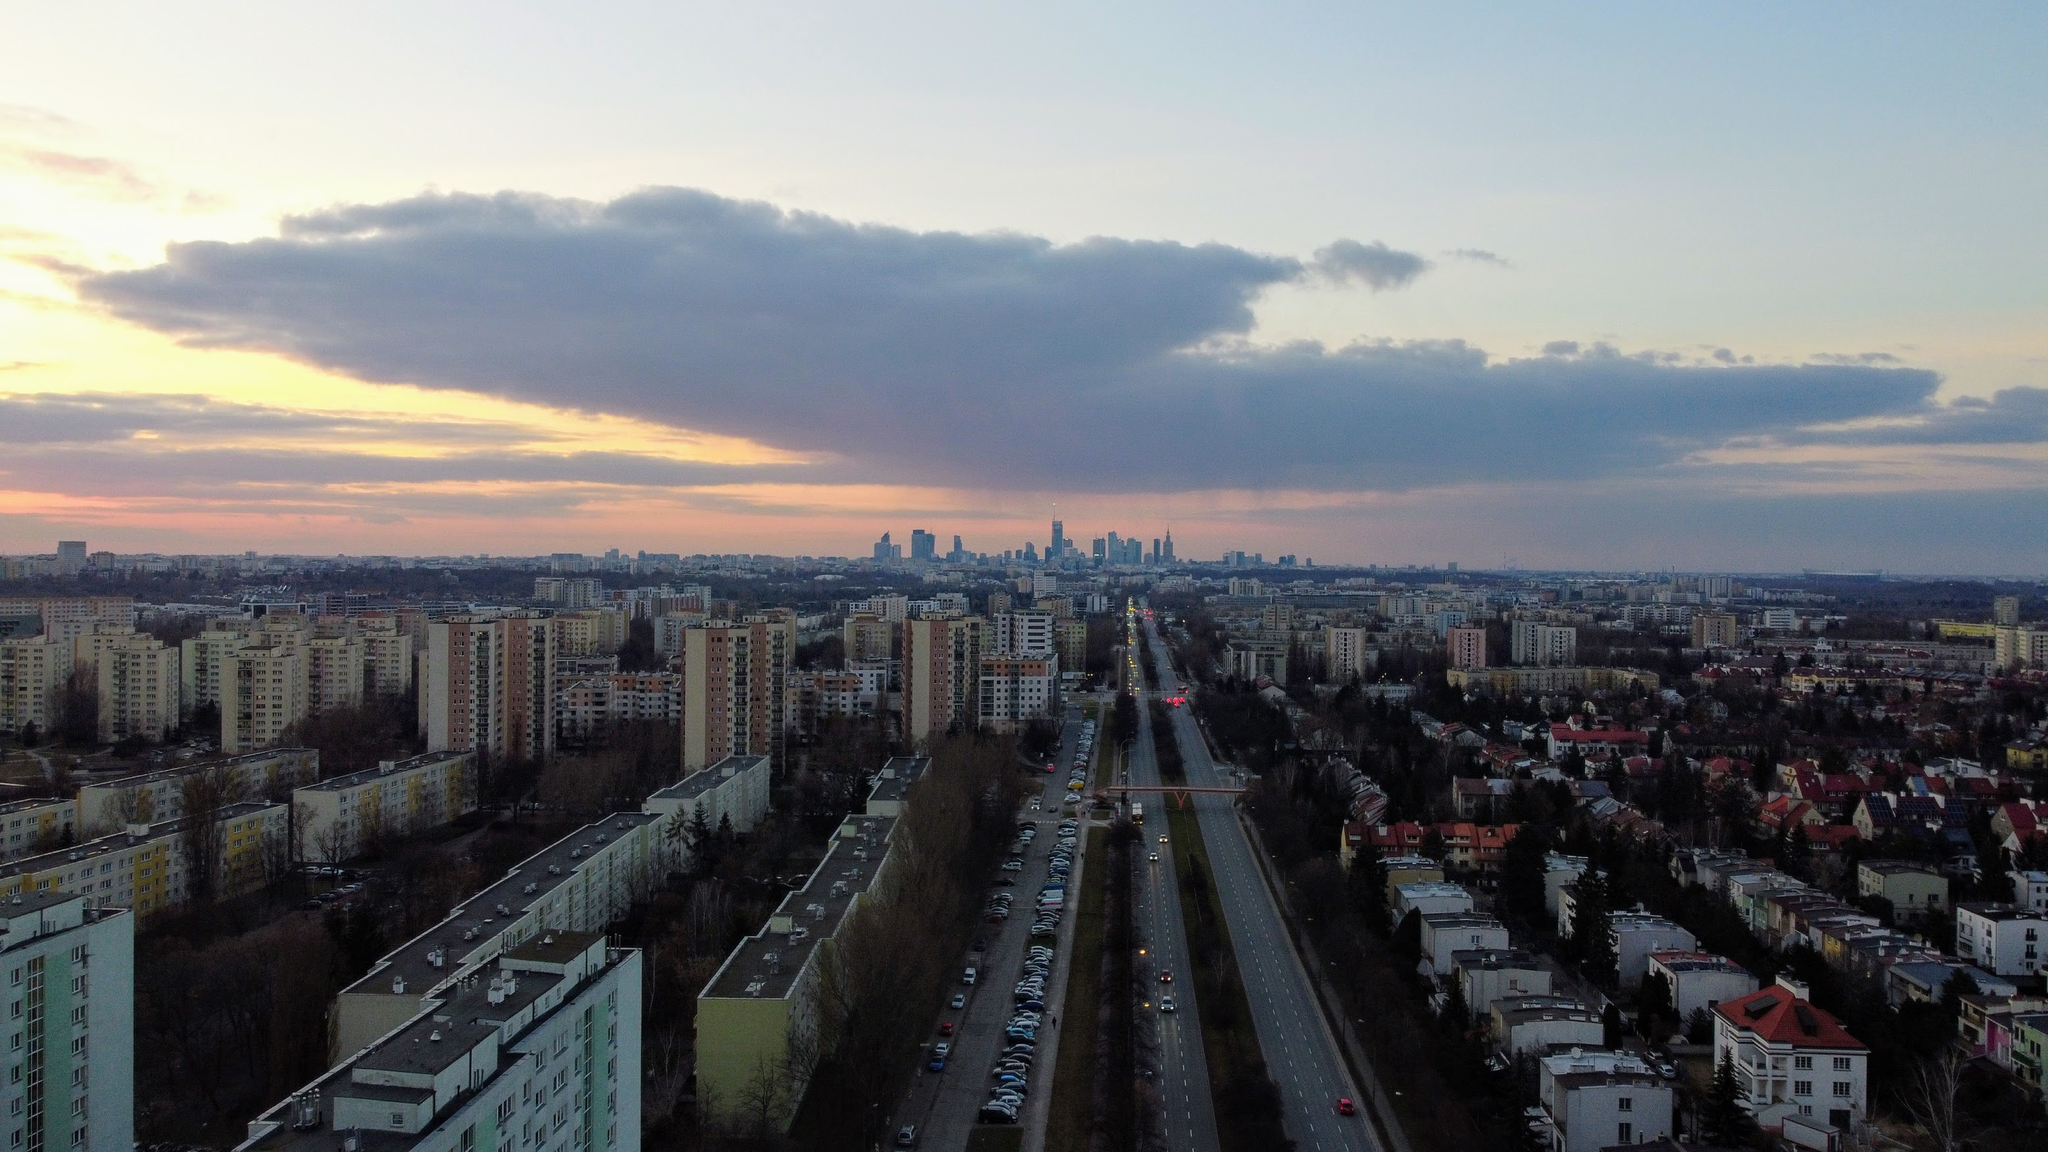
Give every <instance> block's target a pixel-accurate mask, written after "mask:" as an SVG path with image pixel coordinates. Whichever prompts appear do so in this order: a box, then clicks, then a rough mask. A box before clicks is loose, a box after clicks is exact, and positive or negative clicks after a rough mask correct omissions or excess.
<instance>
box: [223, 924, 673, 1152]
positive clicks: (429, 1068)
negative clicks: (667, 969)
mask: <svg viewBox="0 0 2048 1152" xmlns="http://www.w3.org/2000/svg"><path fill="white" fill-rule="evenodd" d="M491 960H493V961H494V962H495V963H492V964H478V965H475V966H473V967H472V968H471V969H470V971H469V972H468V974H467V975H466V976H465V978H464V979H463V980H461V981H456V982H448V983H444V984H442V985H440V986H438V987H437V989H436V992H435V995H433V996H431V997H426V998H415V1002H416V1003H417V1004H418V1005H419V1011H418V1012H417V1013H415V1014H414V1015H413V1016H412V1017H410V1018H409V1019H407V1020H405V1021H403V1022H401V1024H400V1025H399V1026H398V1027H396V1028H394V1029H392V1030H391V1031H390V1032H388V1033H387V1034H384V1035H381V1036H378V1037H376V1038H374V1039H373V1041H372V1042H371V1043H370V1044H369V1045H367V1046H366V1047H365V1048H363V1049H362V1050H360V1051H357V1052H354V1053H353V1054H351V1055H350V1056H349V1057H348V1058H347V1059H346V1060H344V1061H343V1062H342V1063H340V1064H339V1065H337V1066H335V1067H333V1068H330V1069H329V1070H328V1071H327V1072H325V1073H323V1074H322V1075H321V1076H320V1077H319V1078H318V1079H316V1080H314V1081H313V1082H312V1083H311V1084H308V1085H306V1086H305V1087H304V1088H301V1089H300V1090H299V1091H297V1092H295V1093H293V1094H292V1095H291V1096H289V1097H287V1098H286V1099H285V1100H283V1101H281V1102H280V1103H278V1104H277V1105H275V1106H273V1107H272V1108H271V1109H270V1110H269V1111H267V1112H265V1113H263V1114H262V1115H261V1116H259V1117H257V1118H256V1119H255V1120H253V1121H251V1122H250V1124H249V1131H248V1138H247V1139H246V1140H245V1141H244V1142H243V1143H242V1144H240V1145H238V1146H237V1147H238V1149H239V1150H240V1152H259V1150H260V1152H328V1150H330V1149H333V1148H335V1147H344V1148H353V1149H357V1150H358V1152H362V1150H368V1149H377V1150H380V1152H413V1150H417V1152H444V1150H446V1152H489V1150H491V1149H513V1148H518V1149H533V1150H535V1152H568V1150H570V1149H577V1150H596V1149H603V1150H606V1152H634V1150H636V1149H638V1148H639V1147H640V997H641V979H642V971H641V957H640V952H639V950H638V949H632V948H614V947H610V946H609V945H608V942H607V941H606V939H605V937H604V936H602V935H597V934H593V933H584V932H572V931H566V930H564V931H556V932H544V933H542V934H541V935H540V936H539V937H538V938H533V939H527V940H524V941H522V942H521V943H519V944H517V945H515V946H512V947H508V948H506V949H504V950H503V951H501V952H497V953H495V954H494V955H493V956H492V957H491ZM486 977H488V980H486Z"/></svg>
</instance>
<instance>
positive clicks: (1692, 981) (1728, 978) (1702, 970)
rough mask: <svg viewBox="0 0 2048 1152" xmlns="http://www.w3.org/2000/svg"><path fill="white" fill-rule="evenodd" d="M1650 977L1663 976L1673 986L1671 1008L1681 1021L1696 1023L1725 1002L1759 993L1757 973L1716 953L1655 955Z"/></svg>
mask: <svg viewBox="0 0 2048 1152" xmlns="http://www.w3.org/2000/svg"><path fill="white" fill-rule="evenodd" d="M1649 973H1650V975H1653V976H1662V977H1663V978H1664V980H1665V982H1666V984H1668V985H1669V986H1670V988H1671V1006H1672V1008H1673V1010H1674V1011H1675V1012H1676V1013H1677V1014H1678V1018H1679V1020H1680V1021H1685V1020H1690V1019H1692V1014H1693V1013H1694V1012H1698V1011H1702V1010H1704V1011H1706V1012H1708V1013H1712V1012H1713V1010H1714V1009H1715V1008H1716V1007H1717V1006H1719V1005H1720V1004H1721V1002H1722V1001H1725V1000H1735V999H1739V998H1741V997H1743V996H1747V995H1749V994H1750V993H1751V992H1754V991H1756V975H1755V974H1754V973H1752V972H1751V971H1750V970H1749V969H1747V968H1744V967H1743V966H1742V965H1740V964H1737V963H1736V962H1735V961H1733V960H1730V959H1728V958H1727V957H1726V956H1717V955H1715V954H1714V953H1712V952H1694V951H1669V952H1652V953H1650V962H1649Z"/></svg>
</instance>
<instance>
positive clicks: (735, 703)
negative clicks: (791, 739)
mask: <svg viewBox="0 0 2048 1152" xmlns="http://www.w3.org/2000/svg"><path fill="white" fill-rule="evenodd" d="M795 657H796V613H794V612H792V611H790V610H789V609H787V608H774V609H770V610H769V611H767V612H765V613H762V614H760V615H755V616H748V617H747V618H746V619H745V620H744V621H742V622H740V623H738V624H733V623H728V622H724V621H717V622H713V623H710V624H706V625H704V626H703V627H701V628H688V629H685V630H684V631H683V651H682V660H681V662H680V667H681V669H682V674H683V716H682V745H683V753H682V756H683V765H682V766H683V769H684V771H690V770H693V769H697V768H702V767H704V766H706V765H708V764H715V763H717V762H718V761H720V760H723V759H725V758H726V757H727V756H773V757H776V758H778V759H779V758H780V757H781V755H782V738H783V732H784V729H785V727H786V721H787V700H786V699H785V696H784V693H785V690H786V689H787V687H788V684H789V671H790V668H791V666H792V665H793V663H794V661H795Z"/></svg>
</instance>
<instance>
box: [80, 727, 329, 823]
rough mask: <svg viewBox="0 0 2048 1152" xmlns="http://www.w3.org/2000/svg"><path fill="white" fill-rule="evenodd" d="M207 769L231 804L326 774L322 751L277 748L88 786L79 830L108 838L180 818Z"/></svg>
mask: <svg viewBox="0 0 2048 1152" xmlns="http://www.w3.org/2000/svg"><path fill="white" fill-rule="evenodd" d="M202 773H207V774H212V775H213V776H214V777H215V779H212V780H209V781H208V782H207V791H209V792H210V793H212V794H215V795H218V796H220V797H222V798H224V799H226V800H228V801H230V802H234V801H241V800H255V799H259V798H268V797H270V796H281V795H282V794H283V792H284V791H285V790H286V789H290V788H294V787H297V786H298V785H300V784H310V783H312V782H313V781H315V780H318V779H319V778H320V753H319V752H317V751H315V750H313V749H311V748H272V749H268V750H266V751H263V752H253V753H250V754H248V755H246V756H235V757H231V758H229V759H226V760H210V761H207V762H205V763H202V764H181V765H179V766H178V767H176V768H165V769H163V770H161V771H157V772H142V773H138V774H136V775H134V776H123V777H121V778H120V779H118V780H101V781H97V782H94V783H91V784H87V785H85V786H83V787H81V788H80V789H79V790H78V828H79V834H80V835H83V836H103V835H105V834H107V833H109V832H112V831H114V830H115V829H118V828H124V827H126V826H128V825H130V824H156V823H161V822H163V821H166V820H175V819H177V818H178V817H180V816H183V815H184V814H185V797H186V794H187V792H188V791H189V790H190V784H189V781H191V779H192V778H193V777H195V776H198V775H200V774H202Z"/></svg>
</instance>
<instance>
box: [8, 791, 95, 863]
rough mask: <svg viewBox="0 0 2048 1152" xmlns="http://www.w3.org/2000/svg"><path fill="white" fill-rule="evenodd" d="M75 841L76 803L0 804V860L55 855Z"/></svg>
mask: <svg viewBox="0 0 2048 1152" xmlns="http://www.w3.org/2000/svg"><path fill="white" fill-rule="evenodd" d="M76 839H78V803H77V801H75V800H63V799H57V798H54V797H41V798H38V799H34V800H16V801H15V802H13V803H12V804H0V860H19V859H20V858H22V857H23V856H33V855H36V854H38V853H42V852H50V851H54V850H56V849H58V848H61V847H63V846H64V845H66V844H69V843H71V842H72V841H73V840H76Z"/></svg>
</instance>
